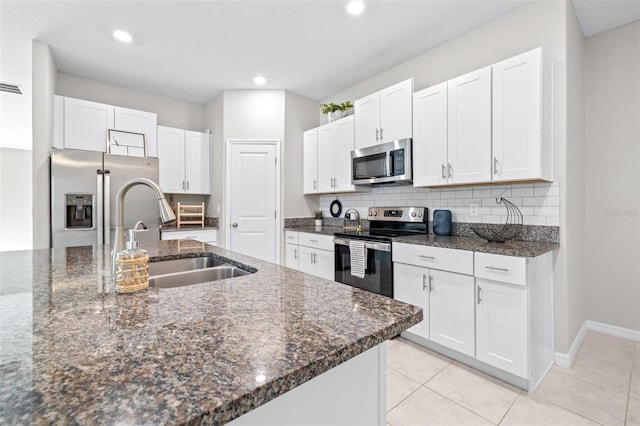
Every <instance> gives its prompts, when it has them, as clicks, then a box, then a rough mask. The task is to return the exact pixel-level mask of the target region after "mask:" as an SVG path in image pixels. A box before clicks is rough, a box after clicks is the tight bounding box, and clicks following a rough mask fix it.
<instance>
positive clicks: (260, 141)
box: [224, 138, 282, 265]
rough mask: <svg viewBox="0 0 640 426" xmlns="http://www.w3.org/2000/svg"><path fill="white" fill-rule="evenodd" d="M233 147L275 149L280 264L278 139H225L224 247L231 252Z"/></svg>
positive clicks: (280, 220) (280, 219)
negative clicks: (271, 147)
mask: <svg viewBox="0 0 640 426" xmlns="http://www.w3.org/2000/svg"><path fill="white" fill-rule="evenodd" d="M234 145H273V146H275V148H276V218H275V219H276V229H275V231H276V232H275V234H274V235H275V239H276V241H275V243H276V247H275V250H276V258H275V262H274V263H276V264H278V265H279V264H280V234H281V231H280V230H281V227H280V226H279V225H280V224H281V222H282V212H281V206H280V190H281V186H280V173H281V168H280V167H281V166H280V165H281V161H280V139H266V138H265V139H227V140H226V143H225V151H226V152H225V157H226V158H225V173H224V177H225V191H224V204H225V208H224V210H225V220H224V226H225V227H226V230H225V247H226V248H227V249H228V250H231V229H230V228H231V220H230V218H231V160H232V159H231V152H232V149H231V148H232V147H233V146H234Z"/></svg>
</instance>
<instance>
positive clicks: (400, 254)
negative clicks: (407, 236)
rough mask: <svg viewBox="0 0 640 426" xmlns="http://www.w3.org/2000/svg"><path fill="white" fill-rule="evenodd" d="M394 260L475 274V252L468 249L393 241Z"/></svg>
mask: <svg viewBox="0 0 640 426" xmlns="http://www.w3.org/2000/svg"><path fill="white" fill-rule="evenodd" d="M393 261H394V262H402V263H408V264H409V265H417V266H424V267H427V268H433V269H441V270H443V271H451V272H458V273H460V274H466V275H473V252H472V251H468V250H455V249H446V248H440V247H429V246H421V245H417V244H405V243H393Z"/></svg>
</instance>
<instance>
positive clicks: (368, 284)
mask: <svg viewBox="0 0 640 426" xmlns="http://www.w3.org/2000/svg"><path fill="white" fill-rule="evenodd" d="M333 242H334V244H335V272H336V275H335V280H336V281H338V282H341V283H344V284H349V285H351V286H354V287H358V288H361V289H363V290H368V291H371V292H374V293H378V294H382V295H383V296H387V297H393V263H392V261H391V244H390V243H385V242H375V241H366V249H367V269H366V270H365V275H364V278H359V277H356V276H354V275H351V253H350V250H349V240H348V239H346V238H334V239H333Z"/></svg>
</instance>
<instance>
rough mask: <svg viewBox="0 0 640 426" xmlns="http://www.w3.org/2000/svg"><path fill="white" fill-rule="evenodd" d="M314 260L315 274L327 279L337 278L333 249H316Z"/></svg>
mask: <svg viewBox="0 0 640 426" xmlns="http://www.w3.org/2000/svg"><path fill="white" fill-rule="evenodd" d="M313 261H314V263H315V269H316V271H315V275H317V276H319V277H321V278H324V279H326V280H331V281H333V280H335V277H336V272H335V259H334V255H333V251H328V250H315V257H314V259H313Z"/></svg>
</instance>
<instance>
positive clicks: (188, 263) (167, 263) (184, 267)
mask: <svg viewBox="0 0 640 426" xmlns="http://www.w3.org/2000/svg"><path fill="white" fill-rule="evenodd" d="M224 264H225V263H224V262H223V261H221V260H219V259H216V258H214V257H211V256H201V257H190V258H187V259H174V260H163V261H160V262H151V263H149V275H150V276H152V275H164V274H173V273H176V272H187V271H195V270H197V269H204V268H212V267H214V266H220V265H224Z"/></svg>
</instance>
